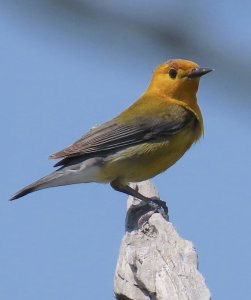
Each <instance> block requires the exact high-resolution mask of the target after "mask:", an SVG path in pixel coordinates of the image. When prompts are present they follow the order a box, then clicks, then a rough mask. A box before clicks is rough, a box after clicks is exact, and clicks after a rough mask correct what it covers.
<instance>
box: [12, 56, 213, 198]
mask: <svg viewBox="0 0 251 300" xmlns="http://www.w3.org/2000/svg"><path fill="white" fill-rule="evenodd" d="M210 71H212V69H209V68H201V67H199V66H198V65H197V64H196V63H194V62H192V61H188V60H184V59H173V60H169V61H167V62H165V63H163V64H161V65H159V66H158V67H157V68H156V69H155V70H154V73H153V76H152V80H151V82H150V85H149V87H148V88H147V90H146V92H145V93H144V94H143V95H142V96H141V97H140V98H139V99H138V100H137V101H136V102H135V103H133V104H132V105H131V106H129V107H128V108H127V109H126V110H124V111H123V112H122V113H120V114H119V115H118V116H117V117H115V118H114V119H112V120H111V121H108V122H106V123H104V124H102V125H100V126H98V127H96V128H94V129H91V130H90V131H89V132H88V133H87V134H85V135H84V136H82V137H81V138H80V139H79V140H77V141H76V142H75V143H73V144H72V145H70V146H69V147H67V148H65V149H63V150H61V151H59V152H56V153H54V154H52V155H51V156H50V157H49V158H53V159H54V158H56V159H57V158H61V160H60V161H59V162H57V163H56V165H55V167H59V168H58V169H57V170H56V171H54V172H53V173H51V174H49V175H47V176H45V177H43V178H41V179H39V180H37V181H36V182H34V183H32V184H30V185H28V186H26V187H24V188H23V189H21V190H20V191H18V192H17V193H16V194H15V195H13V196H12V197H11V200H14V199H17V198H20V197H22V196H24V195H26V194H28V193H31V192H35V191H38V190H41V189H45V188H50V187H55V186H62V185H68V184H74V183H84V182H100V183H110V184H111V186H112V187H113V188H114V189H115V190H117V191H120V192H123V193H126V194H128V195H131V196H134V197H137V198H138V199H141V200H143V201H147V200H149V198H147V197H145V196H144V195H142V194H140V193H139V192H138V191H136V190H135V189H133V188H131V187H130V186H129V185H128V183H130V182H139V181H143V180H146V179H149V178H151V177H154V176H155V175H157V174H159V173H161V172H163V171H165V170H166V169H168V168H169V167H170V166H172V165H173V164H174V163H175V162H176V161H177V160H178V159H179V158H180V157H182V155H183V154H184V153H185V152H186V151H187V150H188V149H189V148H190V147H191V145H192V144H193V143H194V142H196V141H197V140H198V139H199V138H200V136H201V135H202V133H203V120H202V115H201V112H200V108H199V106H198V104H197V99H196V93H197V90H198V86H199V81H200V77H201V76H203V75H205V74H207V73H208V72H210Z"/></svg>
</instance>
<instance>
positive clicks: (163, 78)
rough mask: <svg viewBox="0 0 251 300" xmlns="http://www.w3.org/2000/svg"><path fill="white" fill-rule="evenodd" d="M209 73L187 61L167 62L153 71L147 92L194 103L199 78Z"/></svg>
mask: <svg viewBox="0 0 251 300" xmlns="http://www.w3.org/2000/svg"><path fill="white" fill-rule="evenodd" d="M210 71H212V69H209V68H200V67H199V66H198V65H197V64H196V63H194V62H192V61H189V60H184V59H172V60H169V61H167V62H166V63H163V64H161V65H159V66H158V67H157V68H156V69H155V70H154V73H153V77H152V80H151V83H150V85H149V87H148V92H153V93H155V94H158V95H160V96H162V97H169V98H172V99H175V100H179V101H182V102H185V103H187V104H191V102H196V92H197V90H198V86H199V80H200V77H201V76H202V75H205V74H207V73H208V72H210Z"/></svg>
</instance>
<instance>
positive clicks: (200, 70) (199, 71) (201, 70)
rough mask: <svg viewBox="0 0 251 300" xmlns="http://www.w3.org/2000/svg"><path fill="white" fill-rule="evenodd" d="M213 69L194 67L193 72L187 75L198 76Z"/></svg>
mask: <svg viewBox="0 0 251 300" xmlns="http://www.w3.org/2000/svg"><path fill="white" fill-rule="evenodd" d="M211 71H213V69H210V68H199V67H198V68H196V69H194V70H193V71H192V72H191V73H189V74H187V75H186V76H187V77H188V78H196V77H201V76H203V75H205V74H207V73H209V72H211Z"/></svg>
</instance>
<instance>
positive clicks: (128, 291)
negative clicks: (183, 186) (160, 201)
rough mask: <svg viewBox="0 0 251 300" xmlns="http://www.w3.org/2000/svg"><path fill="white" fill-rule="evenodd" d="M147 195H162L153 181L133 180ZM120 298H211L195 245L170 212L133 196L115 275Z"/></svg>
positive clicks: (142, 299)
mask: <svg viewBox="0 0 251 300" xmlns="http://www.w3.org/2000/svg"><path fill="white" fill-rule="evenodd" d="M136 186H137V187H138V190H139V192H141V193H142V194H144V195H146V196H148V197H154V196H155V197H159V195H158V192H157V190H156V189H155V187H154V186H153V184H152V183H151V182H150V181H144V182H140V183H137V184H134V185H133V187H134V188H135V187H136ZM114 293H115V296H116V299H118V300H209V299H211V296H210V291H209V290H208V288H207V286H206V284H205V280H204V278H203V276H202V275H201V274H200V273H199V271H198V260H197V254H196V252H195V249H194V246H193V244H192V243H191V242H190V241H186V240H184V239H182V238H181V237H180V236H179V235H178V233H177V231H176V230H175V228H174V226H173V225H172V224H171V223H170V222H169V221H168V216H165V214H163V211H162V213H160V212H156V210H155V211H154V208H153V207H151V206H149V205H147V204H146V203H144V202H142V201H139V200H138V199H135V198H133V197H129V199H128V211H127V216H126V233H125V236H124V237H123V240H122V244H121V248H120V254H119V258H118V262H117V267H116V271H115V278H114Z"/></svg>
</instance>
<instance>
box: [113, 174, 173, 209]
mask: <svg viewBox="0 0 251 300" xmlns="http://www.w3.org/2000/svg"><path fill="white" fill-rule="evenodd" d="M110 184H111V187H112V188H113V189H114V190H116V191H119V192H121V193H124V194H127V195H129V196H132V197H135V198H138V199H139V200H142V201H144V202H146V203H148V204H150V205H151V206H152V207H153V208H154V209H156V210H158V209H159V208H160V207H161V208H162V209H163V210H164V212H165V213H166V214H167V213H168V209H167V206H166V203H165V202H164V201H162V200H160V199H158V198H156V197H154V198H149V197H146V196H144V195H142V194H141V193H139V192H138V191H137V190H135V189H133V188H132V187H130V186H129V185H124V184H122V183H121V182H120V181H119V180H118V179H115V180H114V181H112V182H111V183H110Z"/></svg>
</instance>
